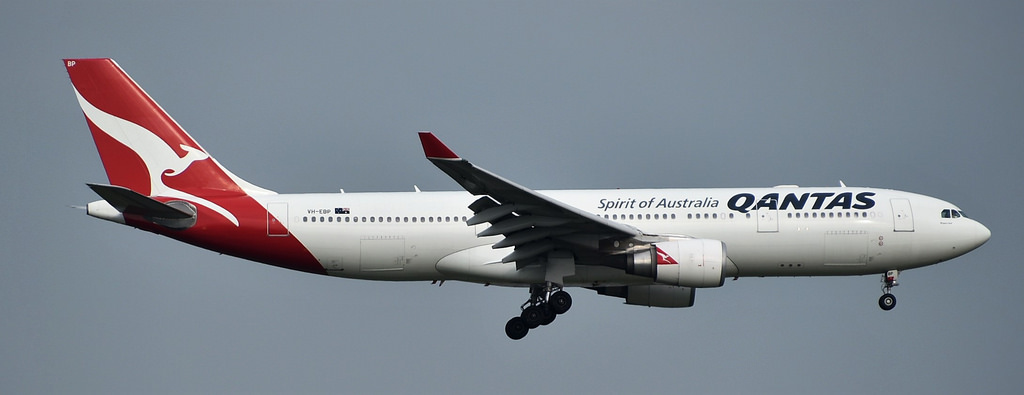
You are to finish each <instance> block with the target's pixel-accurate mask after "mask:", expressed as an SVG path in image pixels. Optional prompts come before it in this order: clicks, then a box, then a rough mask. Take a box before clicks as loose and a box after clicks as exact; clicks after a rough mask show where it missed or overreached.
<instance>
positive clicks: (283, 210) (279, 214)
mask: <svg viewBox="0 0 1024 395" xmlns="http://www.w3.org/2000/svg"><path fill="white" fill-rule="evenodd" d="M267 236H288V203H287V202H271V203H267Z"/></svg>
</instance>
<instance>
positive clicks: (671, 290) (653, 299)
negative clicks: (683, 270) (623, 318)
mask: <svg viewBox="0 0 1024 395" xmlns="http://www.w3.org/2000/svg"><path fill="white" fill-rule="evenodd" d="M591 289H593V290H595V291H597V293H599V294H601V295H607V296H614V297H617V298H623V299H626V304H630V305H635V306H647V307H690V306H693V295H694V294H695V293H696V290H695V289H693V288H690V287H676V286H673V285H664V284H653V285H629V286H625V287H595V288H591Z"/></svg>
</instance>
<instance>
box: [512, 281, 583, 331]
mask: <svg viewBox="0 0 1024 395" xmlns="http://www.w3.org/2000/svg"><path fill="white" fill-rule="evenodd" d="M570 307H572V297H571V296H569V293H568V292H565V291H563V290H562V287H561V286H558V285H555V284H552V283H550V282H549V283H546V284H534V285H531V286H530V300H528V301H526V303H523V305H522V306H520V307H519V308H520V309H521V310H522V314H520V315H519V316H518V317H512V318H511V319H509V320H508V322H507V323H506V324H505V334H506V335H508V337H509V339H512V340H519V339H522V338H524V337H526V334H527V333H529V332H530V329H535V328H537V327H539V326H541V325H547V324H550V323H551V322H552V321H554V320H555V317H556V316H558V315H559V314H564V313H565V312H566V311H569V308H570Z"/></svg>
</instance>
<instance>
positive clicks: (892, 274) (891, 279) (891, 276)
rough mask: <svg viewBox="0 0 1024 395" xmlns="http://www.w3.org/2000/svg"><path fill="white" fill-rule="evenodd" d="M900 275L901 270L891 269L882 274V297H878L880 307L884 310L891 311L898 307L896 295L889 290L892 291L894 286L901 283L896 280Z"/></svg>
mask: <svg viewBox="0 0 1024 395" xmlns="http://www.w3.org/2000/svg"><path fill="white" fill-rule="evenodd" d="M899 275H900V271H899V270H890V271H887V272H885V274H883V275H882V297H880V298H878V307H881V308H882V310H885V311H889V310H892V308H893V307H896V297H895V296H893V294H891V293H889V292H890V291H892V287H895V286H897V285H900V284H899V283H898V282H896V280H897V278H899Z"/></svg>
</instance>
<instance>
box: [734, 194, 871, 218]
mask: <svg viewBox="0 0 1024 395" xmlns="http://www.w3.org/2000/svg"><path fill="white" fill-rule="evenodd" d="M872 196H875V193H874V192H861V193H858V194H857V195H856V196H854V195H853V192H842V193H835V192H814V193H804V194H800V195H797V194H795V193H790V194H787V195H786V196H783V197H782V198H781V199H780V198H779V194H778V193H776V192H772V193H769V194H765V195H764V196H761V198H760V199H758V198H757V197H755V196H754V195H753V194H750V193H738V194H736V195H734V196H733V197H732V198H731V199H729V209H730V210H735V211H739V212H741V213H746V212H749V211H750V210H757V209H761V208H767V209H770V210H786V209H790V208H792V209H795V210H802V209H804V207H805V206H807V204H808V203H810V204H811V207H810V208H811V209H812V210H820V209H823V208H824V209H825V210H830V209H834V208H842V209H847V210H849V209H851V208H852V209H857V210H867V209H869V208H872V207H875V201H874V200H873V199H871V197H872ZM854 200H856V202H855V201H854Z"/></svg>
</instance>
